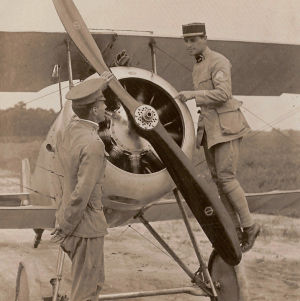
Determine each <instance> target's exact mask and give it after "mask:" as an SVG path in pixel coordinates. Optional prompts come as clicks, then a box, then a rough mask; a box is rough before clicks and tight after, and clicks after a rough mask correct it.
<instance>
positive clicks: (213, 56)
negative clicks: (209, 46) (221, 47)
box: [210, 50, 230, 64]
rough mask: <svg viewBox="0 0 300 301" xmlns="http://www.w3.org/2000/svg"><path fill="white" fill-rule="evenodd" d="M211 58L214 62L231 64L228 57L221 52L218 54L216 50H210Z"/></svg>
mask: <svg viewBox="0 0 300 301" xmlns="http://www.w3.org/2000/svg"><path fill="white" fill-rule="evenodd" d="M210 57H211V59H212V61H213V62H221V63H222V62H223V63H224V64H225V63H230V61H229V60H228V58H227V57H226V56H224V55H223V54H221V53H220V52H217V51H215V50H210Z"/></svg>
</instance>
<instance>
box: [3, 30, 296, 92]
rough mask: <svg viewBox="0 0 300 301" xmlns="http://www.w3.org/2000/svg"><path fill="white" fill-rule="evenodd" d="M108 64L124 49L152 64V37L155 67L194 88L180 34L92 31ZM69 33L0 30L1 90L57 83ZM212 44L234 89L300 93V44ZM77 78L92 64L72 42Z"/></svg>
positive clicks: (136, 62)
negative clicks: (227, 64)
mask: <svg viewBox="0 0 300 301" xmlns="http://www.w3.org/2000/svg"><path fill="white" fill-rule="evenodd" d="M93 36H94V38H95V40H96V42H97V44H98V46H99V48H100V50H101V52H102V53H103V56H104V60H105V62H106V64H107V65H110V64H111V63H112V62H113V60H114V57H115V55H116V54H117V53H119V52H120V51H122V50H123V49H126V50H127V52H128V54H129V55H130V57H131V58H132V61H131V64H132V66H135V67H140V68H144V69H148V70H152V60H151V50H150V47H149V43H153V44H154V45H155V47H154V49H155V52H156V57H157V71H158V74H159V75H160V76H162V77H163V78H165V79H166V80H167V81H169V82H170V83H171V84H172V85H173V86H174V87H175V88H176V89H177V90H188V89H192V88H193V87H192V78H191V70H192V68H193V64H194V60H193V58H191V57H190V56H189V55H188V54H187V53H186V51H185V46H184V43H183V41H182V39H181V38H178V37H163V36H156V37H154V36H152V35H151V34H149V35H125V34H121V33H118V32H111V33H94V34H93ZM67 39H68V36H67V34H66V33H54V32H52V33H51V32H4V31H2V32H0V41H1V42H0V72H1V75H2V80H1V81H0V91H1V92H35V91H39V90H41V89H43V88H45V87H46V86H49V85H51V84H54V83H55V82H53V80H52V78H51V75H52V70H53V67H54V65H56V64H59V65H60V66H61V80H62V81H65V80H67V79H68V75H67V59H66V57H67V46H66V40H67ZM209 45H210V47H211V48H212V49H213V50H216V51H218V52H220V53H222V54H224V55H225V56H226V57H227V58H228V59H229V60H230V61H231V63H232V66H233V67H232V81H233V94H235V95H270V96H272V95H274V96H276V95H280V94H282V93H298V94H299V93H300V85H299V82H300V73H299V70H300V45H288V44H273V43H255V42H239V41H225V40H224V41H221V40H211V41H209ZM71 56H72V67H73V78H74V79H85V78H86V77H87V76H89V75H90V74H91V73H93V70H91V68H90V66H89V64H88V63H87V62H85V60H84V59H83V58H82V56H81V55H80V54H79V51H78V50H77V49H76V47H75V46H74V45H73V44H72V43H71Z"/></svg>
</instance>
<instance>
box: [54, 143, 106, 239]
mask: <svg viewBox="0 0 300 301" xmlns="http://www.w3.org/2000/svg"><path fill="white" fill-rule="evenodd" d="M103 157H104V146H103V144H102V143H101V141H95V142H92V143H90V144H89V145H88V146H86V147H85V148H84V149H83V150H82V153H81V155H80V164H79V168H78V174H77V185H76V187H75V189H74V191H73V192H72V194H71V197H70V201H69V202H68V203H67V205H66V208H65V211H64V220H63V222H62V223H61V224H60V225H59V226H60V228H61V229H62V231H63V232H64V233H66V234H67V235H70V234H72V233H73V231H74V230H75V228H76V227H77V225H78V224H79V223H80V221H81V219H82V216H83V212H84V210H85V209H86V206H87V204H88V201H89V199H90V196H91V193H92V192H93V190H94V188H95V185H96V183H97V181H98V180H99V177H100V173H101V170H102V168H104V167H103Z"/></svg>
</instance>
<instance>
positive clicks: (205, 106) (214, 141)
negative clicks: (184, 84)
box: [176, 23, 260, 252]
mask: <svg viewBox="0 0 300 301" xmlns="http://www.w3.org/2000/svg"><path fill="white" fill-rule="evenodd" d="M182 30H183V38H184V41H185V44H186V48H187V51H188V52H189V54H190V55H192V56H194V57H195V59H196V63H195V65H194V69H193V74H192V76H193V83H194V89H195V91H181V92H180V93H179V94H178V95H177V96H176V98H178V99H180V100H181V101H183V102H185V101H187V100H189V99H195V101H196V105H197V107H199V108H200V111H199V113H200V117H199V122H198V131H197V147H198V148H199V147H200V145H202V146H203V148H204V153H205V157H206V161H207V164H208V167H209V169H210V172H211V175H212V178H213V180H214V182H215V183H216V184H217V187H218V191H219V194H220V198H221V200H222V201H223V203H224V205H225V207H227V209H228V211H229V213H230V214H231V215H232V217H233V220H234V221H236V220H237V219H236V217H235V216H234V215H235V214H237V215H238V217H239V220H240V224H239V223H238V224H236V226H237V230H238V234H239V237H240V239H241V243H242V251H243V252H246V251H248V250H250V249H251V248H252V246H253V244H254V242H255V239H256V237H257V235H258V234H259V232H260V227H259V225H257V224H256V223H254V222H253V219H252V217H251V214H250V212H249V208H248V203H247V200H246V198H245V193H244V191H243V189H242V187H241V186H240V184H239V182H238V180H237V179H236V171H237V164H238V156H239V151H240V144H241V140H242V137H243V136H245V135H246V134H247V133H248V132H249V131H250V128H249V125H248V123H247V121H246V119H245V118H244V116H243V114H242V112H241V110H240V106H241V104H242V103H241V102H240V101H238V100H236V99H234V98H233V97H232V92H231V64H230V62H229V60H228V59H227V58H226V57H224V56H223V55H221V54H220V53H218V52H215V51H212V50H211V49H210V48H209V47H208V46H207V37H206V30H205V24H204V23H191V24H186V25H183V26H182ZM240 225H241V227H242V230H243V232H241V230H240Z"/></svg>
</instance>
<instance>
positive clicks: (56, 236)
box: [51, 227, 67, 244]
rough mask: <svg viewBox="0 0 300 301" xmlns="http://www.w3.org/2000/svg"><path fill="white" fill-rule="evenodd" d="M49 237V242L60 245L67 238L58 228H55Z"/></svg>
mask: <svg viewBox="0 0 300 301" xmlns="http://www.w3.org/2000/svg"><path fill="white" fill-rule="evenodd" d="M51 235H53V236H52V237H51V241H52V242H54V243H59V244H61V243H62V242H63V241H64V240H65V239H66V237H67V234H65V233H64V232H63V230H62V229H61V228H59V227H57V228H55V229H54V230H53V231H52V232H51Z"/></svg>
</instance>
